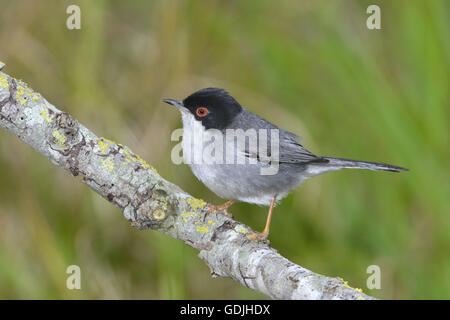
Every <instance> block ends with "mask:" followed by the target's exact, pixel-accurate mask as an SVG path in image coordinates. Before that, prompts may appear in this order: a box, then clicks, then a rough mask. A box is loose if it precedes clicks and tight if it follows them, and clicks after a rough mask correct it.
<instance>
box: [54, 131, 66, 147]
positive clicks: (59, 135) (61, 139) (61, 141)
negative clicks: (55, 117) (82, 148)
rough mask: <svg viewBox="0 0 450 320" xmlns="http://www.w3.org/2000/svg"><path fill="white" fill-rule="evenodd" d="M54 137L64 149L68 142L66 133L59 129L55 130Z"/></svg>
mask: <svg viewBox="0 0 450 320" xmlns="http://www.w3.org/2000/svg"><path fill="white" fill-rule="evenodd" d="M53 138H55V141H56V143H57V144H58V146H59V147H60V148H61V149H63V148H64V144H65V143H66V140H67V138H66V136H65V135H64V134H62V133H61V132H59V131H58V130H55V131H53Z"/></svg>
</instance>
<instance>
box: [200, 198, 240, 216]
mask: <svg viewBox="0 0 450 320" xmlns="http://www.w3.org/2000/svg"><path fill="white" fill-rule="evenodd" d="M235 202H236V201H235V200H229V201H227V202H225V203H224V204H221V205H219V206H215V205H213V204H210V205H209V210H208V211H207V212H206V213H207V214H209V213H213V212H215V213H221V214H224V215H226V216H227V217H232V214H231V213H229V212H228V211H227V210H228V208H229V207H230V206H231V205H232V204H233V203H235Z"/></svg>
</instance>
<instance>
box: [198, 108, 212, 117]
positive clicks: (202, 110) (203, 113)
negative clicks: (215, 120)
mask: <svg viewBox="0 0 450 320" xmlns="http://www.w3.org/2000/svg"><path fill="white" fill-rule="evenodd" d="M195 113H196V114H197V116H199V117H205V116H206V115H207V114H208V113H209V111H208V108H206V107H198V108H197V110H195Z"/></svg>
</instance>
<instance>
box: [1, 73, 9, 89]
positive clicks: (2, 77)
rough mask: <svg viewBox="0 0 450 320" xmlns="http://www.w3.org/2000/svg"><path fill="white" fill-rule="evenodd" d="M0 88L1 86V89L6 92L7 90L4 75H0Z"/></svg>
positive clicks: (7, 86) (7, 84)
mask: <svg viewBox="0 0 450 320" xmlns="http://www.w3.org/2000/svg"><path fill="white" fill-rule="evenodd" d="M0 86H1V87H2V88H3V89H6V90H8V89H9V83H8V78H7V77H6V75H4V74H0Z"/></svg>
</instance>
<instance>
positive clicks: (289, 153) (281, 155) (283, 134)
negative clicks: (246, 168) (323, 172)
mask: <svg viewBox="0 0 450 320" xmlns="http://www.w3.org/2000/svg"><path fill="white" fill-rule="evenodd" d="M271 141H272V140H271V138H270V136H269V138H268V139H267V147H266V146H265V143H264V144H263V146H264V147H263V148H260V147H259V143H260V139H259V137H258V149H257V150H255V148H252V149H251V148H250V147H249V145H248V144H246V146H245V149H244V150H242V152H243V153H244V155H245V156H246V157H248V158H253V159H256V160H258V161H259V162H263V163H268V162H273V161H275V162H279V163H293V164H305V163H310V162H328V160H326V159H324V158H322V157H319V156H316V155H315V154H313V153H311V152H309V151H308V150H307V149H306V148H304V147H303V146H302V145H301V144H300V143H298V142H297V141H298V137H297V136H296V135H294V134H293V133H290V132H287V131H284V130H281V129H279V144H278V145H279V148H278V150H279V151H278V155H277V154H276V148H277V146H276V145H274V146H273V148H272V143H271Z"/></svg>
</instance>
